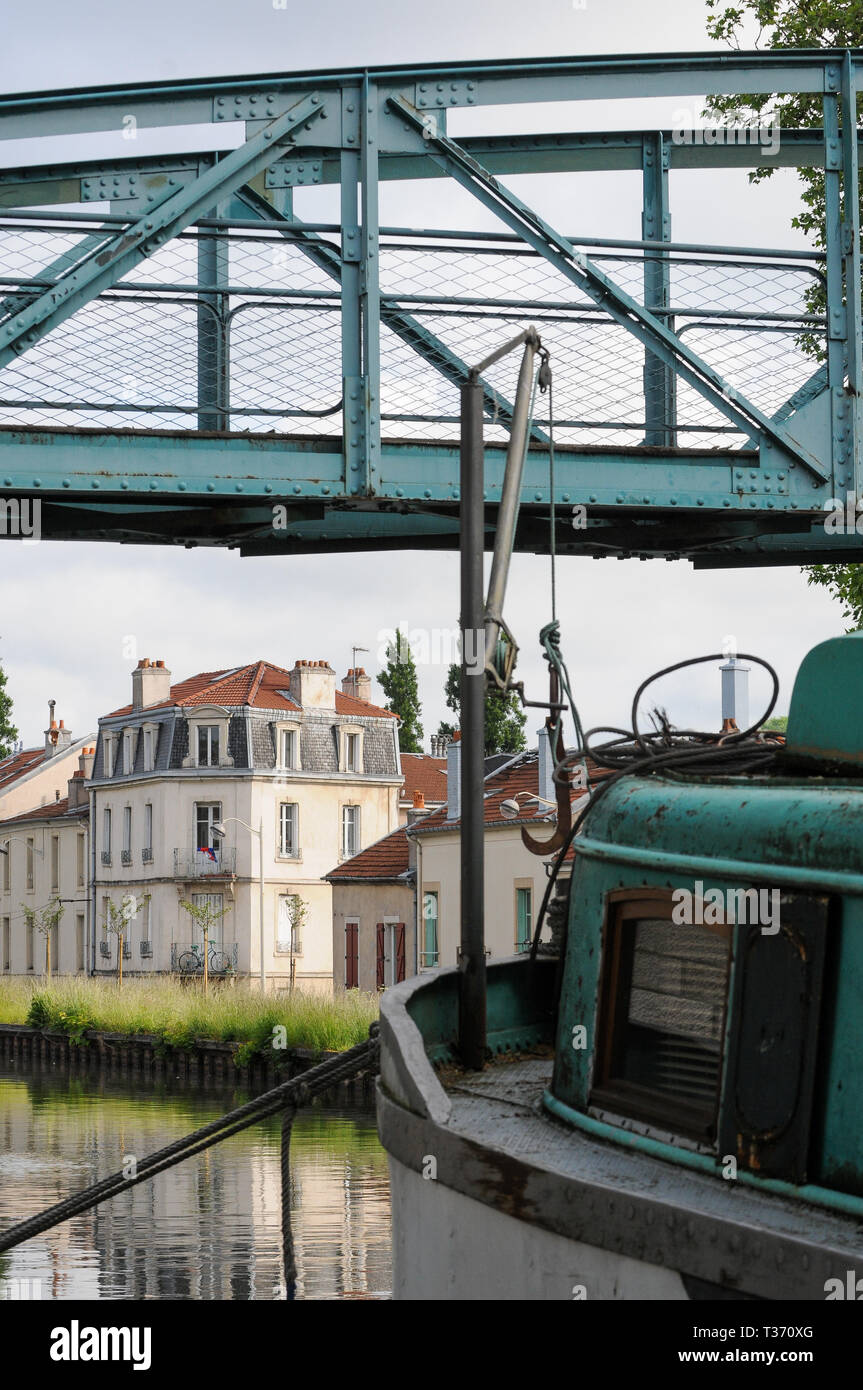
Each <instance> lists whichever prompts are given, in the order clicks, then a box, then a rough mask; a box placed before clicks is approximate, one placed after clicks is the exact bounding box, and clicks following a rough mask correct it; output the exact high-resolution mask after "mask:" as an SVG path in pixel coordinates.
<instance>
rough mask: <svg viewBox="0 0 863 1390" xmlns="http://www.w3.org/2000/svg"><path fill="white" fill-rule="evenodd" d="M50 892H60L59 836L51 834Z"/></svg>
mask: <svg viewBox="0 0 863 1390" xmlns="http://www.w3.org/2000/svg"><path fill="white" fill-rule="evenodd" d="M51 892H52V893H59V892H60V836H59V835H52V836H51Z"/></svg>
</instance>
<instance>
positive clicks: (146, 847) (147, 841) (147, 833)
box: [142, 801, 153, 864]
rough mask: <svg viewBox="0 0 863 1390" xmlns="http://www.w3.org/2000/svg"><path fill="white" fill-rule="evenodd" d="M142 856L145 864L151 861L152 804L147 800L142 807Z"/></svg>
mask: <svg viewBox="0 0 863 1390" xmlns="http://www.w3.org/2000/svg"><path fill="white" fill-rule="evenodd" d="M142 850H143V854H142V858H143V860H144V862H145V863H146V864H151V863H152V862H153V805H152V802H150V801H148V802H147V804H146V805H145V807H144V844H143V846H142Z"/></svg>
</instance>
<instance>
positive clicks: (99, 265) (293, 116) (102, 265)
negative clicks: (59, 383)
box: [0, 92, 323, 367]
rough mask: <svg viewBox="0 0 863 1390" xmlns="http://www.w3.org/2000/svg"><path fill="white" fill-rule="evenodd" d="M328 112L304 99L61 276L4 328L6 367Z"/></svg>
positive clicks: (0, 345) (1, 344) (0, 347)
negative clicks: (304, 127)
mask: <svg viewBox="0 0 863 1390" xmlns="http://www.w3.org/2000/svg"><path fill="white" fill-rule="evenodd" d="M322 109H323V99H322V97H321V96H320V94H319V93H317V92H313V93H311V94H309V95H307V96H304V97H303V98H301V99H300V100H299V101H298V102H297V103H296V105H295V106H293V107H291V109H290V111H288V112H286V114H285V115H283V116H280V117H279V118H278V119H276V120H274V121H273V122H272V123H271V124H270V125H268V126H267V127H266V128H265V129H263V130H261V131H260V132H259V133H258V134H257V135H253V136H252V137H251V138H250V139H249V140H247V141H246V143H245V144H244V145H242V146H241V147H240V148H239V149H236V150H233V151H232V152H231V153H230V154H228V155H226V156H225V158H224V159H221V160H220V161H219V162H218V163H217V164H215V165H213V166H212V167H211V168H209V169H207V170H206V171H205V172H204V173H203V174H201V175H199V177H198V178H197V179H195V181H194V182H193V183H191V184H189V186H188V187H186V188H181V189H179V190H178V192H177V193H175V194H174V195H173V197H170V198H166V199H165V201H164V202H163V203H161V204H159V206H158V207H156V208H154V209H152V210H151V211H148V212H147V213H146V214H145V215H144V216H143V217H141V218H139V219H138V221H136V222H133V223H131V224H130V225H129V226H128V227H125V228H123V229H122V230H120V231H119V232H118V233H117V235H116V236H115V237H113V238H111V240H110V241H108V242H107V243H103V244H102V245H101V246H100V247H99V248H97V249H95V250H94V251H93V252H91V254H90V255H89V257H87V259H86V260H85V261H84V262H83V263H82V264H80V265H77V266H76V267H75V268H74V269H72V270H70V271H68V272H67V273H66V274H64V275H61V276H60V278H59V279H58V280H57V282H56V283H55V284H54V285H53V286H52V287H51V288H50V289H48V290H44V291H43V292H42V293H41V294H40V295H39V296H38V298H37V299H35V300H34V301H33V303H32V304H29V305H28V306H27V307H26V308H25V309H22V310H19V312H18V313H16V314H14V315H12V316H11V317H10V318H9V319H7V321H6V322H5V323H4V324H3V325H2V326H0V367H3V366H5V364H6V363H7V362H9V361H11V360H12V359H13V358H14V357H16V356H18V355H20V354H21V353H22V352H25V351H26V349H27V348H28V347H29V346H31V345H32V344H33V343H35V342H38V341H39V339H40V338H42V337H44V336H45V334H46V333H49V332H50V331H51V329H52V328H55V327H56V326H57V325H58V324H60V323H63V322H64V320H66V319H67V318H69V317H70V316H71V315H72V314H74V313H76V311H77V310H78V309H80V308H81V307H82V306H83V305H84V304H88V303H89V302H90V301H91V300H93V299H95V298H96V297H97V296H98V295H99V294H101V293H102V291H103V290H105V289H108V288H109V287H110V286H111V285H113V284H115V283H116V282H117V281H118V280H120V279H122V277H123V276H124V275H125V274H126V273H127V272H128V271H129V270H131V269H132V268H133V267H134V266H136V265H138V264H140V262H141V261H143V260H145V259H146V258H147V256H149V255H150V254H151V253H152V252H153V251H154V250H156V249H157V247H159V246H162V245H163V244H164V243H165V242H166V241H168V240H170V238H171V237H174V236H176V235H177V234H178V232H182V231H183V230H184V229H185V228H186V227H188V226H189V225H190V223H192V222H194V220H195V218H196V217H199V216H204V215H205V214H206V213H207V212H208V211H209V209H211V208H212V207H213V206H214V205H215V204H216V203H217V202H218V201H219V199H220V198H222V197H224V196H226V195H227V194H230V193H232V192H233V190H234V189H235V188H236V187H237V186H238V185H239V184H241V183H243V182H245V180H247V179H248V178H250V177H251V176H252V175H254V174H256V173H257V172H258V171H259V170H261V169H265V168H266V167H267V165H268V164H270V163H272V160H273V156H274V151H275V150H277V149H278V148H279V146H280V145H282V144H283V143H284V141H285V140H287V139H289V138H290V136H291V134H292V132H293V131H295V130H296V129H298V128H299V127H300V126H302V125H304V124H305V123H306V122H307V121H310V120H313V119H315V118H316V117H318V116H319V115H320V114H321V111H322Z"/></svg>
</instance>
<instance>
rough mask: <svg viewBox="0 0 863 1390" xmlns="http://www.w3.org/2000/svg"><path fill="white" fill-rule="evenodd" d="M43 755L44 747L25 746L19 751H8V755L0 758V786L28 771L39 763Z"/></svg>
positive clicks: (4, 785) (6, 784)
mask: <svg viewBox="0 0 863 1390" xmlns="http://www.w3.org/2000/svg"><path fill="white" fill-rule="evenodd" d="M44 757H45V749H44V748H25V749H24V750H23V751H22V752H21V753H10V754H9V756H8V757H6V758H3V759H2V760H0V788H2V787H7V786H8V785H9V783H10V782H15V781H16V780H17V779H18V778H19V777H23V776H24V773H25V772H30V771H31V770H32V769H33V768H34V767H36V766H37V764H39V763H41V762H42V761H43V759H44Z"/></svg>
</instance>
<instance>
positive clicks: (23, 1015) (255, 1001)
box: [0, 977, 378, 1061]
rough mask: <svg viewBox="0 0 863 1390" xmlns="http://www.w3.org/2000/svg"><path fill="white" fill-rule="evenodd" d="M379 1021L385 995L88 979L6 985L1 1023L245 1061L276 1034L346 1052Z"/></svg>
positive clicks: (0, 993) (0, 988) (1, 984)
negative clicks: (93, 1033) (225, 1047)
mask: <svg viewBox="0 0 863 1390" xmlns="http://www.w3.org/2000/svg"><path fill="white" fill-rule="evenodd" d="M377 1016H378V996H377V995H376V994H360V993H358V992H357V991H356V990H351V991H350V992H349V993H347V994H340V995H335V996H333V995H329V996H327V995H318V994H303V993H301V992H300V991H298V990H297V991H295V992H294V993H293V994H292V995H264V996H261V995H259V994H254V993H252V992H251V991H249V990H246V989H243V988H242V987H239V986H238V987H236V988H234V989H215V990H212V991H211V992H210V993H209V994H207V995H204V994H203V992H202V991H201V990H200V988H196V987H194V986H191V987H185V986H183V985H180V984H179V983H178V982H177V981H175V980H170V979H158V980H152V981H150V980H141V979H132V980H128V981H127V982H126V983H125V984H124V985H123V988H122V990H118V989H117V986H116V984H113V983H109V982H108V981H105V980H91V979H86V978H81V977H70V978H67V979H59V980H52V981H51V982H50V983H48V982H46V981H43V980H20V979H5V980H2V981H0V1023H29V1024H30V1025H31V1026H32V1027H35V1028H53V1029H58V1030H59V1031H61V1032H64V1033H68V1034H69V1036H70V1037H72V1038H76V1039H82V1037H83V1034H84V1033H85V1032H86V1030H87V1029H90V1028H92V1029H96V1030H98V1031H102V1032H106V1033H128V1034H130V1035H134V1034H138V1033H148V1034H152V1035H154V1036H155V1037H157V1038H159V1039H161V1041H162V1042H163V1043H166V1044H168V1045H170V1046H172V1047H188V1046H191V1045H192V1044H193V1043H194V1042H195V1040H196V1039H199V1038H206V1039H208V1040H211V1041H214V1042H237V1043H240V1044H242V1047H241V1049H240V1055H239V1057H238V1060H239V1061H243V1060H245V1059H246V1058H248V1057H249V1056H251V1055H252V1054H254V1053H255V1052H260V1051H263V1050H266V1049H268V1048H269V1046H270V1044H271V1043H272V1040H273V1038H274V1036H275V1033H274V1029H276V1028H284V1030H285V1032H284V1034H283V1035H279V1036H280V1040H281V1041H282V1042H283V1046H284V1047H286V1048H291V1047H303V1048H311V1049H313V1050H315V1051H321V1052H341V1051H344V1050H345V1049H346V1048H348V1047H353V1046H354V1044H355V1043H358V1042H362V1041H363V1039H364V1038H366V1037H367V1036H368V1030H369V1024H370V1023H372V1022H373V1021H374V1019H376V1018H377Z"/></svg>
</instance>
